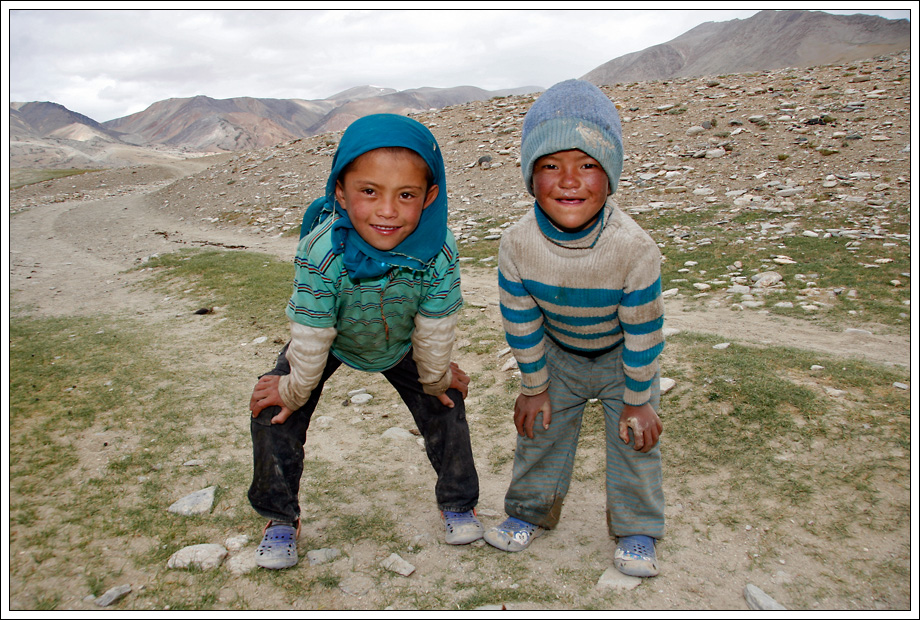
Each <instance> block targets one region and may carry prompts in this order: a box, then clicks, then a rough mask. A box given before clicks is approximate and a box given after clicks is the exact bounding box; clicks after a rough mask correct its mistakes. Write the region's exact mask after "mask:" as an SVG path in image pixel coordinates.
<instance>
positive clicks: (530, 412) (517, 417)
mask: <svg viewBox="0 0 920 620" xmlns="http://www.w3.org/2000/svg"><path fill="white" fill-rule="evenodd" d="M541 411H542V412H543V430H546V429H548V428H549V423H550V421H551V420H552V418H553V408H552V407H551V406H550V404H549V393H548V392H542V393H540V394H537V395H535V396H527V395H525V394H520V395H519V396H518V397H517V400H516V401H514V427H515V428H516V429H517V432H518V435H520V436H521V437H523V436H524V435H527V437H528V438H530V439H533V423H534V421H535V420H536V419H537V414H539V413H540V412H541Z"/></svg>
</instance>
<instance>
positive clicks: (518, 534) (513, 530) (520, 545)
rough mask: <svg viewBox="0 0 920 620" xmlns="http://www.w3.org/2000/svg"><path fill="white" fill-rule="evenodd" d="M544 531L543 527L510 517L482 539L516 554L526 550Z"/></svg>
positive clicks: (490, 530)
mask: <svg viewBox="0 0 920 620" xmlns="http://www.w3.org/2000/svg"><path fill="white" fill-rule="evenodd" d="M543 531H544V530H543V528H542V527H539V526H537V525H534V524H533V523H528V522H527V521H521V520H520V519H516V518H514V517H508V518H507V519H505V520H504V521H502V524H501V525H496V526H495V527H493V528H491V529H489V531H488V532H486V533H485V535H484V536H483V537H482V538H483V540H485V541H486V542H487V543H489V544H490V545H492V546H493V547H495V548H497V549H501V550H502V551H512V552H515V551H523V550H524V549H526V548H527V547H528V546H530V543H531V542H533V539H534V538H536V537H537V536H539V535H540V534H542V533H543Z"/></svg>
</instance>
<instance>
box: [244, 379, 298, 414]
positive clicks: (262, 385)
mask: <svg viewBox="0 0 920 620" xmlns="http://www.w3.org/2000/svg"><path fill="white" fill-rule="evenodd" d="M280 380H281V377H279V376H278V375H265V376H264V377H262V378H260V379H259V380H258V381H257V382H256V386H255V387H254V388H252V396H250V397H249V410H250V411H251V412H252V417H254V418H257V417H259V414H260V413H261V412H262V410H263V409H265V408H266V407H271V406H273V405H277V406H278V407H281V411H280V412H279V413H278V414H277V415H276V416H275V417H273V418H272V424H284V421H285V420H287V419H288V418H289V417H290V416H291V414H292V413H294V412H293V411H291V410H290V409H288V407H287V405H285V404H284V401H283V400H281V394H279V393H278V381H280Z"/></svg>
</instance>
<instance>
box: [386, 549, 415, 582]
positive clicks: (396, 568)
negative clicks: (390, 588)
mask: <svg viewBox="0 0 920 620" xmlns="http://www.w3.org/2000/svg"><path fill="white" fill-rule="evenodd" d="M380 565H381V566H382V567H384V568H385V569H387V570H389V571H393V572H394V573H399V574H400V575H402V576H403V577H408V576H409V575H411V574H412V573H414V572H415V566H413V565H412V564H409V563H408V562H406V561H405V560H404V559H402V557H400V555H399V554H398V553H391V554H390V556H389V557H388V558H387V559H385V560H383V561H382V562H380Z"/></svg>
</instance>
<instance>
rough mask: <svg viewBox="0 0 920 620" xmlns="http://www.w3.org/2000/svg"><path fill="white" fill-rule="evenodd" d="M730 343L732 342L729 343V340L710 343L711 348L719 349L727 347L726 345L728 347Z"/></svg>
mask: <svg viewBox="0 0 920 620" xmlns="http://www.w3.org/2000/svg"><path fill="white" fill-rule="evenodd" d="M731 344H732V343H730V342H720V343H719V344H714V345H712V348H713V349H718V350H719V351H722V350H723V349H727V348H728V347H730V346H731Z"/></svg>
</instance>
